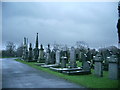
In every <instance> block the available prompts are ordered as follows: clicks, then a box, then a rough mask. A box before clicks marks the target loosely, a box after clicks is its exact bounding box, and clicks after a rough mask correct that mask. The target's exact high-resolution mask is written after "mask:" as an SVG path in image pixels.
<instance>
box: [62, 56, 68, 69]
mask: <svg viewBox="0 0 120 90" xmlns="http://www.w3.org/2000/svg"><path fill="white" fill-rule="evenodd" d="M61 59H62V61H61V68H66V63H67V57H64V56H62V57H61Z"/></svg>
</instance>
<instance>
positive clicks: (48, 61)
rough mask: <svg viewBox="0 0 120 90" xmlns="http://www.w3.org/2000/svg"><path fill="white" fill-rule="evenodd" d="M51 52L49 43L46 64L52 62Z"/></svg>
mask: <svg viewBox="0 0 120 90" xmlns="http://www.w3.org/2000/svg"><path fill="white" fill-rule="evenodd" d="M50 53H51V50H50V45H49V44H48V49H47V51H46V60H45V64H46V65H48V64H50V60H51V56H50Z"/></svg>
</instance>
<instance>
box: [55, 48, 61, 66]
mask: <svg viewBox="0 0 120 90" xmlns="http://www.w3.org/2000/svg"><path fill="white" fill-rule="evenodd" d="M56 64H58V65H59V64H60V51H59V50H57V51H56Z"/></svg>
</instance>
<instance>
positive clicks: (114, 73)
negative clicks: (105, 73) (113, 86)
mask: <svg viewBox="0 0 120 90" xmlns="http://www.w3.org/2000/svg"><path fill="white" fill-rule="evenodd" d="M108 70H109V78H110V79H118V58H117V56H116V55H111V56H110V57H109V69H108Z"/></svg>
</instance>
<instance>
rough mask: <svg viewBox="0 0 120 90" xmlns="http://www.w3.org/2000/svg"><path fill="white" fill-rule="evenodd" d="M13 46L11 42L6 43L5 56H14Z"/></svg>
mask: <svg viewBox="0 0 120 90" xmlns="http://www.w3.org/2000/svg"><path fill="white" fill-rule="evenodd" d="M15 47H16V46H15V44H14V43H13V42H10V41H9V42H7V45H6V52H7V56H11V57H13V56H15Z"/></svg>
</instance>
